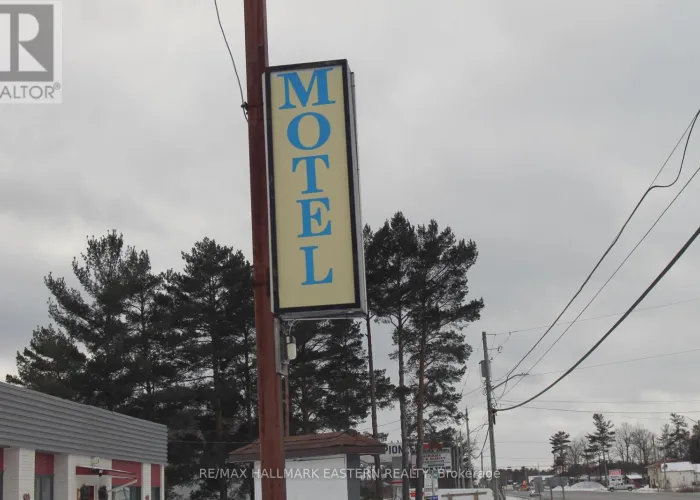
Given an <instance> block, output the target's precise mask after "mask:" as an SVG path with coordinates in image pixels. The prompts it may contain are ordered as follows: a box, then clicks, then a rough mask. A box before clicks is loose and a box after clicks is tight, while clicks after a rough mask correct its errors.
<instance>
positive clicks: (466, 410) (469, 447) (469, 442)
mask: <svg viewBox="0 0 700 500" xmlns="http://www.w3.org/2000/svg"><path fill="white" fill-rule="evenodd" d="M464 416H465V417H466V420H467V453H468V455H467V456H468V457H469V462H468V463H469V470H468V473H469V475H468V476H467V488H471V487H472V486H473V483H472V470H473V469H474V467H472V439H471V436H470V435H469V434H470V432H469V408H467V407H466V406H465V407H464ZM462 482H464V481H462Z"/></svg>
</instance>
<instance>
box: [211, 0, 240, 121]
mask: <svg viewBox="0 0 700 500" xmlns="http://www.w3.org/2000/svg"><path fill="white" fill-rule="evenodd" d="M214 10H216V20H217V21H218V22H219V28H220V29H221V35H222V36H223V37H224V43H225V44H226V49H227V50H228V55H229V56H230V57H231V63H232V64H233V71H234V73H236V80H237V81H238V90H239V91H240V92H241V109H242V110H243V117H244V118H245V121H248V103H247V102H246V101H245V97H243V85H241V78H240V76H238V68H237V67H236V59H235V58H234V57H233V52H232V51H231V46H230V45H229V44H228V38H226V31H225V30H224V25H223V24H222V23H221V15H220V14H219V3H218V0H214Z"/></svg>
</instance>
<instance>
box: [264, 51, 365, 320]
mask: <svg viewBox="0 0 700 500" xmlns="http://www.w3.org/2000/svg"><path fill="white" fill-rule="evenodd" d="M352 76H353V75H352V74H351V73H350V69H349V68H348V63H347V61H346V60H338V61H324V62H318V63H306V64H295V65H290V66H275V67H270V68H268V70H267V71H266V72H265V78H264V87H265V88H264V96H265V103H264V105H265V121H266V123H265V131H266V142H267V173H268V200H269V204H270V246H271V248H270V259H271V263H270V264H271V269H272V272H271V285H272V293H273V297H272V309H273V312H274V313H275V314H276V315H278V316H279V317H281V318H283V319H326V318H342V317H346V318H347V317H360V316H363V315H364V314H366V311H367V301H366V285H365V269H364V249H363V242H362V218H361V214H360V194H359V174H358V168H357V145H356V130H355V116H354V113H355V102H354V85H353V84H352V80H353V79H352Z"/></svg>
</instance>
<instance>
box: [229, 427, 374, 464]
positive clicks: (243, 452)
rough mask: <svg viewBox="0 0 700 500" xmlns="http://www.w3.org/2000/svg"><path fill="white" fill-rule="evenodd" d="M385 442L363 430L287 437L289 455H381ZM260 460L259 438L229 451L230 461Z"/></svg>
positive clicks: (285, 444) (297, 456)
mask: <svg viewBox="0 0 700 500" xmlns="http://www.w3.org/2000/svg"><path fill="white" fill-rule="evenodd" d="M382 453H384V444H382V443H381V442H379V441H377V440H376V439H372V438H370V437H367V436H363V435H361V434H355V433H350V432H347V431H345V432H326V433H323V434H306V435H303V436H289V437H286V438H284V454H285V457H286V458H303V457H319V456H327V455H350V454H353V455H380V454H382ZM258 460H260V440H259V439H256V440H255V441H253V442H252V443H250V444H248V445H246V446H244V447H242V448H238V449H237V450H234V451H232V452H231V453H230V454H229V462H232V463H240V462H255V461H258Z"/></svg>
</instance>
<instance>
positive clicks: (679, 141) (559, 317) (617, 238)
mask: <svg viewBox="0 0 700 500" xmlns="http://www.w3.org/2000/svg"><path fill="white" fill-rule="evenodd" d="M698 115H700V110H698V112H697V113H695V116H694V117H693V119H692V120H691V122H690V125H689V126H688V128H686V130H685V131H684V132H683V135H681V137H680V139H679V140H678V142H677V143H676V145H675V146H674V147H673V150H671V153H670V154H669V155H668V158H666V161H665V162H664V163H663V165H661V169H659V171H658V173H657V174H656V177H654V180H653V181H651V185H650V186H649V187H648V188H647V190H646V191H645V192H644V194H643V195H642V197H641V198H640V199H639V201H638V202H637V205H636V206H635V207H634V209H633V210H632V213H631V214H630V215H629V217H628V218H627V220H626V221H625V223H624V224H623V225H622V228H621V229H620V231H619V232H618V233H617V235H616V236H615V238H614V239H613V241H612V243H611V244H610V246H608V248H607V250H605V252H604V253H603V256H602V257H601V258H600V259H599V260H598V262H597V264H596V265H595V266H594V267H593V270H592V271H591V272H590V273H589V274H588V276H587V277H586V279H585V280H584V281H583V283H582V284H581V286H580V287H579V289H578V290H577V291H576V293H575V294H574V296H573V297H572V298H571V300H569V302H568V303H567V304H566V306H565V307H564V309H562V311H561V312H560V313H559V315H558V316H557V317H556V319H555V320H554V321H553V322H552V324H551V325H550V326H549V328H547V330H546V331H545V332H544V333H543V334H542V336H541V337H540V338H539V340H537V342H535V345H533V346H532V348H530V350H529V351H528V352H527V353H525V356H523V357H522V358H521V359H520V361H518V362H517V363H516V365H515V366H514V367H513V368H512V369H511V370H510V371H509V372H508V374H507V375H506V377H508V376H510V375H511V374H512V373H513V372H514V371H515V370H516V369H517V368H518V366H520V364H521V363H522V362H523V361H525V358H527V357H528V356H529V355H530V354H531V353H532V351H534V350H535V348H536V347H537V346H538V345H539V344H540V342H542V340H543V339H544V338H545V337H546V336H547V334H548V333H549V332H550V331H551V330H552V328H554V325H556V324H557V322H558V321H559V320H560V319H561V317H562V316H563V315H564V313H565V312H566V311H567V310H568V309H569V307H570V306H571V304H572V303H573V302H574V300H576V298H577V297H578V296H579V295H580V294H581V292H582V291H583V289H584V287H585V286H586V285H587V284H588V282H589V281H590V279H591V278H592V277H593V274H594V273H595V272H596V270H597V269H598V267H600V264H602V262H603V260H605V257H607V256H608V254H609V253H610V251H611V250H612V249H613V247H614V246H615V244H616V243H617V242H618V240H619V239H620V236H622V233H623V232H624V230H625V228H627V225H628V224H629V222H630V220H632V217H633V216H634V214H635V213H637V210H638V209H639V207H640V206H641V204H642V202H643V201H644V199H645V198H646V197H647V195H648V194H649V193H650V192H651V191H653V190H654V189H656V188H661V189H665V188H669V187H671V186H673V185H674V184H675V183H676V182H678V179H679V178H680V176H681V172H682V171H683V161H681V164H680V167H679V169H678V174H677V175H676V178H675V179H674V180H673V182H671V183H670V184H667V185H662V184H654V183H655V182H656V179H658V177H659V175H661V172H663V170H664V168H666V164H667V163H668V162H669V160H670V159H671V157H672V156H673V153H675V151H676V149H677V148H678V146H679V145H680V143H681V142H682V141H683V137H685V135H686V133H687V134H688V137H687V140H686V143H685V148H684V150H683V159H685V154H686V151H687V149H688V143H689V141H690V136H691V135H692V133H693V128H695V122H696V120H697V119H698Z"/></svg>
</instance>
